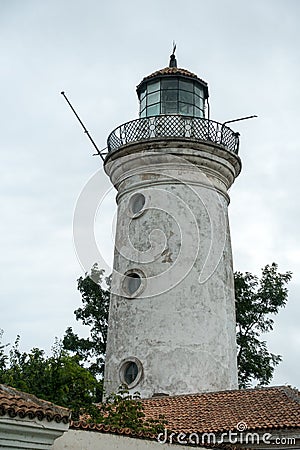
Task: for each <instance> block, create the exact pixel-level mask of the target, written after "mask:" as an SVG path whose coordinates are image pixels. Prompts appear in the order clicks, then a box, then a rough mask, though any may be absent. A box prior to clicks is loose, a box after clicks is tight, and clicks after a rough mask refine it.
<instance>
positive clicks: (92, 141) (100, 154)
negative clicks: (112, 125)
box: [61, 91, 104, 161]
mask: <svg viewBox="0 0 300 450" xmlns="http://www.w3.org/2000/svg"><path fill="white" fill-rule="evenodd" d="M61 95H63V96H64V97H65V100H66V101H67V103H68V105H69V106H70V108H71V110H72V111H73V113H74V114H75V116H76V117H77V119H78V121H79V122H80V124H81V126H82V128H83V129H84V132H85V133H86V134H87V136H88V138H89V140H90V141H91V143H92V144H93V146H94V147H95V149H96V151H97V153H98V155H99V156H101V158H102V161H104V158H103V155H102V153H101V152H100V150H99V148H98V147H97V145H96V144H95V142H94V140H93V138H92V136H91V135H90V133H89V132H88V130H87V129H86V128H85V126H84V123H83V122H82V120H81V119H80V117H79V115H78V114H77V112H76V111H75V109H74V108H73V106H72V105H71V103H70V101H69V99H68V98H67V96H66V94H65V93H64V91H62V92H61Z"/></svg>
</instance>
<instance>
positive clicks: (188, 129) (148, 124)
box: [107, 115, 239, 155]
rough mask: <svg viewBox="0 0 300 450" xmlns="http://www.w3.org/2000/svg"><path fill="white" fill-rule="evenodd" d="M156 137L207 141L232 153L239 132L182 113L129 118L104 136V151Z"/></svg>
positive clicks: (236, 148)
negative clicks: (105, 145)
mask: <svg viewBox="0 0 300 450" xmlns="http://www.w3.org/2000/svg"><path fill="white" fill-rule="evenodd" d="M159 138H160V139H171V138H184V139H189V140H191V141H197V142H199V141H200V142H203V141H205V142H211V143H213V144H218V145H221V146H222V147H224V149H225V150H228V151H230V152H232V153H234V154H236V155H237V154H238V151H239V133H236V132H234V131H232V130H231V129H230V128H228V127H226V126H224V125H223V124H221V123H218V122H215V121H213V120H208V119H205V118H196V117H188V116H182V115H176V116H175V115H174V116H172V115H159V116H153V117H145V118H140V119H136V120H132V121H131V122H127V123H124V124H123V125H120V126H118V127H117V128H115V129H114V130H113V131H112V132H111V133H110V135H109V136H108V139H107V148H108V153H110V152H112V151H114V150H118V149H119V148H120V147H122V146H123V145H127V144H131V143H135V142H139V141H145V140H151V139H156V140H157V139H159Z"/></svg>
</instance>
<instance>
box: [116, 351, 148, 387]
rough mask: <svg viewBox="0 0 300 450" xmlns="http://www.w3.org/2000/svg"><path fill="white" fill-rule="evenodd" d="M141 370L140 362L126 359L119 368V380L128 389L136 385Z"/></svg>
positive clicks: (134, 359) (135, 359) (140, 375)
mask: <svg viewBox="0 0 300 450" xmlns="http://www.w3.org/2000/svg"><path fill="white" fill-rule="evenodd" d="M142 373H143V368H142V364H141V362H140V361H139V360H138V359H137V358H128V359H126V360H125V361H123V362H122V364H121V366H120V380H121V383H122V384H125V385H126V386H127V387H128V388H132V387H134V386H136V385H137V384H138V382H139V381H140V379H141V377H142Z"/></svg>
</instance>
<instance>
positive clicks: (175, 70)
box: [137, 67, 207, 89]
mask: <svg viewBox="0 0 300 450" xmlns="http://www.w3.org/2000/svg"><path fill="white" fill-rule="evenodd" d="M161 75H162V76H163V75H183V76H185V77H189V78H195V79H196V80H198V81H200V82H201V83H202V84H204V85H207V83H206V81H204V80H202V79H201V78H199V77H198V76H197V75H196V74H194V73H192V72H190V71H189V70H187V69H181V68H180V67H164V68H163V69H160V70H156V71H155V72H153V73H151V74H150V75H147V76H146V77H144V78H143V79H142V81H141V83H140V84H139V85H138V87H137V89H138V88H139V86H141V84H142V83H144V81H147V80H149V79H150V78H155V77H159V76H161Z"/></svg>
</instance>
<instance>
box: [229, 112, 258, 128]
mask: <svg viewBox="0 0 300 450" xmlns="http://www.w3.org/2000/svg"><path fill="white" fill-rule="evenodd" d="M255 117H257V116H255V115H254V116H247V117H240V118H239V119H233V120H226V122H224V123H223V125H222V126H224V125H225V124H227V123H232V122H239V121H240V120H247V119H254V118H255Z"/></svg>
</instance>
